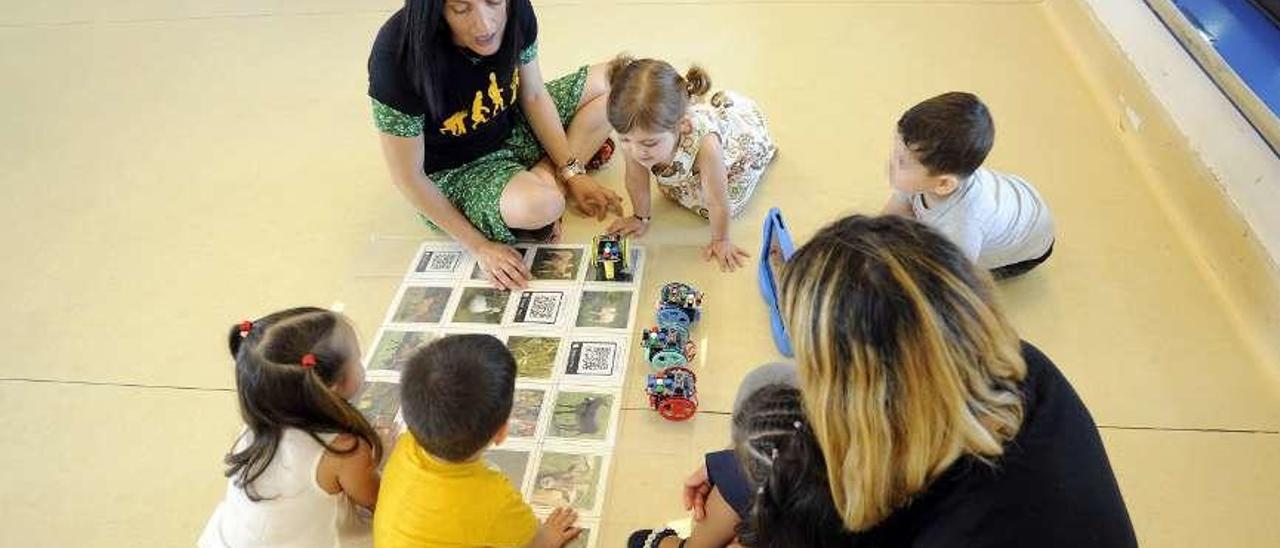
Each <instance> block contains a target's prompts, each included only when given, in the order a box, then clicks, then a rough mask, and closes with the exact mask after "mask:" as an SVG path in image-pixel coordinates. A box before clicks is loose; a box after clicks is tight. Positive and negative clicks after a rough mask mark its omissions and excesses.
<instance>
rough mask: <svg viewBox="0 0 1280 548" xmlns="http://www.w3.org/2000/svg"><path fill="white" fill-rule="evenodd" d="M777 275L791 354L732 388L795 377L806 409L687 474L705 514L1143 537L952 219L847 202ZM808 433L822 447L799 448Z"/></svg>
mask: <svg viewBox="0 0 1280 548" xmlns="http://www.w3.org/2000/svg"><path fill="white" fill-rule="evenodd" d="M781 287H782V289H781V291H782V304H783V307H782V308H783V314H784V320H785V322H786V324H787V330H788V332H789V333H790V336H791V338H792V341H791V342H792V347H793V348H794V349H795V354H796V361H797V363H796V366H795V367H790V366H777V365H771V366H766V367H764V368H761V369H758V370H757V371H755V372H753V373H752V374H751V375H749V376H748V378H747V379H746V380H744V382H743V386H742V388H741V389H740V390H739V394H740V395H742V394H752V393H753V392H755V391H756V390H758V389H759V387H760V386H761V385H762V384H778V383H783V384H793V385H795V386H797V387H798V388H799V389H800V394H801V396H800V400H801V403H802V407H803V409H804V415H805V417H806V418H807V421H796V422H795V425H794V430H795V433H794V434H792V435H790V437H788V436H783V438H787V439H791V441H786V439H784V440H782V441H776V442H773V445H771V447H772V449H771V450H769V451H754V452H753V454H754V455H755V457H754V459H753V460H751V461H747V462H746V463H745V464H746V465H747V470H748V471H749V472H750V473H748V474H743V473H742V471H741V470H733V469H732V468H733V467H731V466H726V465H725V464H724V458H723V456H722V455H721V454H717V453H713V454H711V455H708V457H707V465H706V466H704V467H703V468H701V469H699V470H698V471H697V472H695V473H694V474H693V475H692V476H691V477H690V478H689V479H688V480H686V505H687V506H692V507H693V509H694V513H695V517H698V516H706V517H705V518H703V519H702V520H701V522H700V524H699V525H700V526H701V528H702V529H703V530H708V529H711V530H723V529H724V525H723V524H719V523H715V522H716V521H718V520H723V519H724V517H723V516H725V515H726V514H727V515H728V516H729V518H728V519H729V520H730V521H732V522H733V527H734V531H735V535H736V537H737V539H738V542H739V543H740V544H742V545H744V546H797V545H801V544H803V545H806V546H819V545H821V546H837V545H839V546H986V547H997V546H999V547H1013V546H1036V547H1064V548H1065V547H1077V546H1090V547H1130V546H1136V545H1137V541H1136V539H1135V537H1134V533H1133V526H1132V524H1131V523H1130V521H1129V514H1128V511H1127V510H1126V508H1125V505H1124V499H1123V498H1122V497H1121V494H1120V490H1119V487H1118V486H1117V484H1116V480H1115V476H1114V474H1113V473H1112V471H1111V465H1110V462H1109V461H1108V459H1107V454H1106V450H1105V449H1104V448H1103V445H1102V440H1101V438H1100V437H1099V435H1098V430H1097V426H1096V425H1095V424H1094V422H1093V419H1092V417H1090V415H1089V411H1088V410H1087V409H1086V408H1085V406H1084V404H1083V403H1082V402H1081V401H1080V398H1079V397H1078V396H1077V395H1076V393H1075V390H1074V389H1073V388H1072V387H1071V385H1070V384H1069V383H1068V382H1067V380H1066V378H1065V377H1063V375H1062V373H1061V372H1059V371H1058V369H1057V367H1056V366H1054V364H1053V362H1051V361H1050V360H1049V359H1048V358H1047V357H1045V356H1044V354H1042V353H1040V351H1039V350H1037V349H1036V348H1035V347H1033V346H1031V345H1030V344H1027V343H1025V342H1022V341H1020V340H1019V338H1018V335H1017V333H1015V332H1014V330H1013V328H1012V327H1011V326H1010V325H1009V323H1008V322H1007V321H1006V320H1005V318H1004V315H1003V314H1002V313H1001V312H1000V308H999V306H998V305H997V303H996V300H995V297H994V295H993V287H992V284H991V280H990V277H989V275H988V274H987V273H985V272H983V271H981V270H980V269H977V268H976V267H974V266H973V265H972V264H971V263H970V262H969V261H968V260H967V259H966V258H965V256H964V254H963V253H962V252H961V250H960V249H959V248H958V247H956V246H955V245H954V244H952V243H951V242H950V241H949V240H947V239H946V237H945V236H943V235H941V234H940V233H938V232H935V231H934V230H932V229H930V228H928V227H927V226H925V225H923V224H920V223H918V222H915V221H911V220H907V219H903V218H899V217H893V216H886V217H878V218H870V217H863V216H852V217H848V218H845V219H841V220H839V221H836V222H835V223H832V224H831V225H828V226H827V227H825V228H823V229H822V230H820V231H819V232H818V233H817V234H816V235H815V236H814V237H813V238H812V239H811V240H810V241H809V242H808V243H806V244H805V245H804V246H803V247H802V248H800V249H799V250H798V251H797V252H796V253H795V255H793V256H792V258H791V259H790V260H789V261H788V263H787V265H786V267H785V268H784V270H783V275H782V284H781ZM738 403H739V406H742V405H743V402H742V401H741V400H740V401H739V402H738ZM735 426H736V423H735ZM745 434H746V435H747V437H750V433H745ZM734 435H735V440H737V439H740V438H742V437H743V436H744V433H743V432H738V431H736V430H735V432H734ZM771 435H774V436H776V434H772V433H771ZM792 438H794V439H792ZM805 439H812V440H813V444H812V445H816V446H817V447H818V448H820V453H821V456H820V458H819V457H817V456H814V455H812V454H811V453H810V454H808V455H807V456H806V454H804V453H798V454H795V455H793V454H791V453H792V452H795V451H803V450H804V448H805V447H807V446H810V444H809V443H808V442H806V441H804V440H805ZM739 467H740V466H739ZM797 467H812V468H810V469H809V471H808V473H806V472H805V471H804V470H796V469H795V468H797ZM814 472H816V474H815V473H814ZM824 480H825V481H824ZM815 486H818V487H821V488H822V491H823V495H824V496H823V497H822V498H817V497H815V496H814V488H815ZM825 495H829V496H825ZM726 506H727V507H729V508H731V511H728V512H726V511H725V510H724V507H726ZM709 522H711V523H709ZM831 523H836V524H842V525H843V527H841V526H840V525H824V524H831ZM828 529H834V530H828ZM698 530H699V528H698V527H695V529H694V536H695V537H698ZM799 539H803V540H799ZM691 540H693V539H691ZM798 543H799V544H798ZM690 545H692V543H690ZM662 546H665V544H664V545H662Z"/></svg>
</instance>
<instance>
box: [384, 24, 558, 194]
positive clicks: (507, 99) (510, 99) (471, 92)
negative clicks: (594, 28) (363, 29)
mask: <svg viewBox="0 0 1280 548" xmlns="http://www.w3.org/2000/svg"><path fill="white" fill-rule="evenodd" d="M523 11H524V15H523V16H520V17H519V20H518V21H514V20H513V21H508V24H511V23H515V24H518V25H520V29H519V31H520V32H519V49H518V51H519V52H520V53H519V54H518V55H517V56H516V57H517V59H519V58H522V57H523V58H525V60H526V61H527V60H529V56H531V55H532V54H533V53H534V52H536V49H534V48H532V46H533V45H534V44H535V43H537V40H538V21H537V18H536V17H535V16H534V14H533V10H532V9H531V8H529V7H528V5H527V4H526V5H525V9H524V10H523ZM404 26H405V17H404V10H400V11H397V12H396V13H395V14H394V15H392V16H391V18H390V19H388V20H387V22H386V23H385V24H383V25H382V29H381V30H379V31H378V37H377V39H376V40H374V43H373V51H372V52H371V53H370V54H369V96H370V97H372V98H373V99H375V100H377V101H378V102H380V103H382V104H384V105H387V106H389V107H391V108H393V109H395V110H397V111H400V112H401V113H404V114H408V115H411V116H425V118H426V119H425V120H424V122H423V129H422V137H423V141H424V145H425V149H426V159H425V162H424V171H425V172H426V173H428V174H429V173H433V172H436V171H439V170H442V169H448V168H454V167H458V166H461V165H463V164H466V163H467V162H470V161H471V160H474V159H476V158H479V157H480V156H483V155H485V154H488V153H490V152H493V151H495V150H497V149H498V148H500V147H501V146H502V143H503V141H505V140H506V139H507V136H508V135H510V133H511V127H512V114H513V111H518V109H519V108H520V107H519V101H518V98H519V96H520V94H519V89H520V78H519V75H518V73H517V72H516V71H517V69H518V67H517V66H512V65H511V64H504V63H503V61H502V60H501V59H500V58H502V57H506V56H505V55H502V52H499V54H497V55H492V56H489V57H480V56H478V55H476V54H475V53H472V52H471V51H469V50H465V49H463V48H460V47H458V46H455V45H453V43H452V41H451V40H449V39H448V38H447V37H446V38H445V41H444V42H443V43H447V44H448V45H445V46H441V47H445V48H447V50H448V51H447V52H446V53H445V55H444V59H445V62H446V63H447V66H446V68H445V71H444V83H445V85H446V86H447V87H446V92H445V96H444V99H445V103H446V105H448V108H447V110H446V111H445V112H444V113H441V114H438V115H433V114H432V113H430V112H429V110H430V109H429V108H428V107H427V102H426V99H425V98H424V97H423V96H422V95H421V94H419V93H418V92H417V91H416V86H414V85H413V83H412V81H411V79H410V77H409V73H408V71H407V69H406V68H405V65H403V64H402V63H401V62H400V56H399V51H400V43H401V37H402V36H403V34H404ZM440 32H443V33H448V32H449V29H448V27H447V26H442V28H441V30H440ZM500 65H502V66H500Z"/></svg>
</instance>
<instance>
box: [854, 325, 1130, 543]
mask: <svg viewBox="0 0 1280 548" xmlns="http://www.w3.org/2000/svg"><path fill="white" fill-rule="evenodd" d="M1022 355H1023V357H1024V358H1025V359H1026V362H1027V378H1026V381H1025V384H1024V385H1023V389H1024V390H1025V393H1026V398H1027V399H1026V407H1025V410H1026V411H1025V413H1026V414H1025V416H1024V419H1023V424H1022V429H1021V430H1019V432H1018V434H1017V435H1016V436H1015V437H1014V438H1013V440H1012V441H1010V442H1009V443H1008V444H1007V445H1006V446H1005V454H1004V455H1003V456H1001V457H1000V459H999V460H998V461H997V465H996V466H995V467H994V468H993V467H990V466H987V465H986V464H983V463H981V462H978V461H976V460H974V459H972V458H968V457H966V458H964V459H961V460H960V461H958V462H957V463H956V464H954V465H952V467H951V468H950V469H948V470H947V472H945V473H944V474H943V476H942V477H940V478H939V479H938V480H937V481H935V482H934V484H933V485H931V486H929V488H928V490H926V492H925V493H924V494H922V495H920V496H918V497H916V498H915V499H914V500H913V501H912V502H911V504H910V505H909V506H907V507H905V508H903V509H900V510H898V511H897V512H895V513H894V514H893V515H892V516H890V517H889V518H888V519H887V520H885V521H884V522H883V523H881V524H880V525H878V526H876V527H875V528H873V529H871V530H870V531H867V532H865V533H863V534H859V535H854V542H852V543H851V545H853V546H876V547H879V546H913V547H942V546H972V547H1014V546H1035V547H1038V548H1053V547H1063V548H1067V547H1072V548H1075V547H1082V546H1089V547H1101V548H1109V547H1130V546H1137V545H1138V542H1137V539H1136V538H1135V537H1134V533H1133V524H1132V523H1130V521H1129V511H1128V510H1127V509H1126V508H1125V504H1124V499H1123V498H1122V497H1121V496H1120V488H1119V486H1117V485H1116V479H1115V475H1114V474H1113V473H1112V471H1111V463H1110V461H1109V460H1108V459H1107V452H1106V450H1105V449H1104V448H1103V446H1102V438H1101V437H1100V436H1099V435H1098V427H1097V425H1096V424H1094V422H1093V417H1091V416H1090V415H1089V411H1088V410H1087V409H1085V406H1084V403H1083V402H1081V401H1080V397H1079V396H1077V395H1076V392H1075V390H1074V389H1073V388H1072V387H1071V384H1070V383H1068V382H1067V379H1066V378H1065V377H1063V376H1062V372H1060V371H1058V368H1057V367H1056V366H1054V364H1053V362H1051V361H1049V358H1047V357H1045V355H1044V354H1042V353H1041V352H1040V350H1038V349H1036V348H1035V347H1034V346H1031V345H1030V344H1027V343H1023V347H1022Z"/></svg>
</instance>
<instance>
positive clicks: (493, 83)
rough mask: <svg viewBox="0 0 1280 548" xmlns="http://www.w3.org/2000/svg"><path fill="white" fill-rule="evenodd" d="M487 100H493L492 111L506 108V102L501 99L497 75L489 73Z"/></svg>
mask: <svg viewBox="0 0 1280 548" xmlns="http://www.w3.org/2000/svg"><path fill="white" fill-rule="evenodd" d="M489 100H490V101H493V111H494V112H501V111H502V110H503V109H505V108H507V102H506V101H504V100H502V88H499V87H498V76H497V75H495V74H494V73H492V72H490V73H489Z"/></svg>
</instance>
